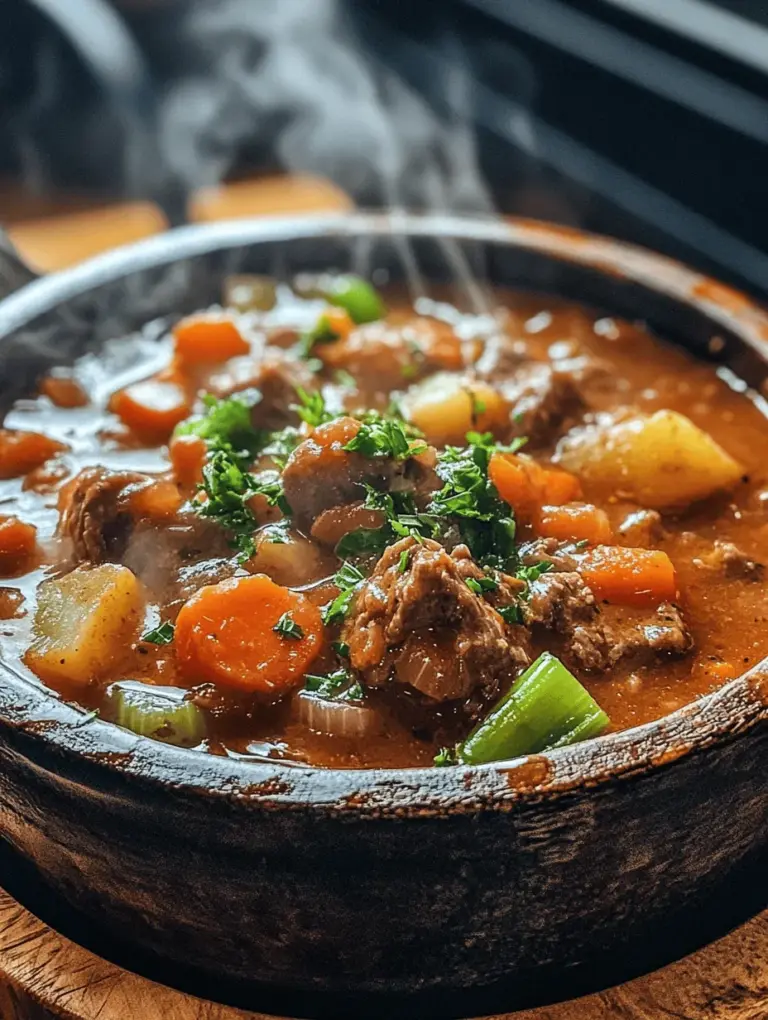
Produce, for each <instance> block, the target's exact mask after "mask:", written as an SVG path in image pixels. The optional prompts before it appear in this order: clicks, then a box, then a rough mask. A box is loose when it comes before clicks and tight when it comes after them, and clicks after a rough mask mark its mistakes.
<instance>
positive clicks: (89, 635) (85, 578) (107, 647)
mask: <svg viewBox="0 0 768 1020" xmlns="http://www.w3.org/2000/svg"><path fill="white" fill-rule="evenodd" d="M143 609H144V599H143V594H142V590H141V585H140V583H139V581H138V580H137V578H136V577H135V576H134V575H133V574H132V573H131V571H130V570H129V569H128V568H127V567H122V566H118V565H117V564H114V563H104V564H102V565H101V566H98V567H93V568H92V569H83V568H78V569H77V570H73V571H72V573H70V574H66V575H65V576H64V577H60V578H56V579H54V580H52V581H46V582H45V583H44V584H42V585H40V588H39V590H38V604H37V611H36V613H35V619H34V624H33V635H34V638H33V641H32V644H31V646H30V647H29V649H28V651H27V653H26V655H25V657H24V661H25V662H26V664H27V665H28V666H29V668H30V669H31V670H33V671H34V672H35V673H36V674H37V675H38V676H39V677H41V679H43V680H50V681H58V682H64V683H69V684H79V685H81V684H82V685H84V684H88V683H91V682H92V681H94V680H99V679H101V678H103V677H107V676H109V675H110V674H111V673H113V672H114V671H115V670H116V668H117V667H119V665H120V663H121V662H122V661H123V659H124V658H125V655H126V653H127V652H128V651H129V647H130V644H131V642H132V641H133V640H134V639H135V638H136V636H137V634H138V631H139V627H140V625H141V622H142V617H143Z"/></svg>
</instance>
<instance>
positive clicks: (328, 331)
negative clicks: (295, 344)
mask: <svg viewBox="0 0 768 1020" xmlns="http://www.w3.org/2000/svg"><path fill="white" fill-rule="evenodd" d="M340 336H341V334H340V333H337V332H336V331H335V330H334V329H333V327H332V326H331V322H330V319H329V318H328V316H327V315H321V316H320V318H319V319H318V320H317V322H316V323H315V325H314V326H313V327H312V329H309V330H307V332H306V333H303V334H302V336H301V339H300V341H299V353H300V354H301V356H302V358H308V357H309V356H310V354H311V353H312V348H313V347H314V346H315V344H330V343H333V341H334V340H338V339H339V337H340Z"/></svg>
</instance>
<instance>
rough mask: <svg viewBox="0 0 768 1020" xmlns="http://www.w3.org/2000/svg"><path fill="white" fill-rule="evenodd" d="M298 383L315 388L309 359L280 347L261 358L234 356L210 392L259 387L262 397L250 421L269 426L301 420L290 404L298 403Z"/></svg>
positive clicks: (212, 380)
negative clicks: (304, 359) (306, 360)
mask: <svg viewBox="0 0 768 1020" xmlns="http://www.w3.org/2000/svg"><path fill="white" fill-rule="evenodd" d="M299 386H301V387H303V388H304V389H306V390H312V389H315V387H316V379H315V377H314V375H313V374H312V372H311V371H310V369H309V368H308V367H307V365H306V362H303V361H301V359H299V358H296V357H292V356H291V355H290V354H289V353H288V352H285V351H282V350H280V349H278V348H275V349H272V350H269V351H267V352H266V353H265V354H264V355H263V357H261V358H260V359H259V360H255V359H254V358H252V357H244V358H234V359H233V360H232V361H230V362H229V364H228V365H227V367H226V368H225V369H224V370H223V371H221V372H219V373H217V374H215V375H213V376H212V377H211V378H210V380H209V381H208V389H209V390H210V392H211V393H213V394H214V395H215V396H217V397H221V398H223V397H231V396H232V395H233V394H235V393H241V392H242V391H243V390H247V389H256V390H258V391H259V393H260V394H261V399H260V400H259V401H257V402H256V403H255V404H254V405H253V407H252V409H251V422H252V424H253V426H254V428H257V429H270V430H274V429H281V428H283V427H284V426H286V425H290V424H296V423H297V422H298V420H299V419H298V416H297V415H296V412H295V411H292V410H291V405H292V404H295V403H296V399H297V398H296V389H297V387H299Z"/></svg>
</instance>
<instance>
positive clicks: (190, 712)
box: [103, 680, 206, 747]
mask: <svg viewBox="0 0 768 1020" xmlns="http://www.w3.org/2000/svg"><path fill="white" fill-rule="evenodd" d="M185 694H186V691H184V690H182V689H181V688H179V687H155V686H154V685H153V684H143V683H140V682H139V681H138V680H118V681H117V683H114V684H110V685H109V687H108V688H107V691H106V695H105V699H104V710H103V714H104V718H106V719H108V720H109V721H110V722H114V723H117V725H118V726H124V727H125V729H127V730H132V731H133V732H134V733H138V735H139V736H140V737H152V738H153V739H154V740H160V741H162V742H163V743H164V744H175V745H176V746H177V747H197V745H198V744H200V743H201V742H202V741H203V740H205V736H206V725H205V715H204V714H203V711H202V709H200V708H198V706H197V705H195V703H194V702H192V701H186V700H184V695H185Z"/></svg>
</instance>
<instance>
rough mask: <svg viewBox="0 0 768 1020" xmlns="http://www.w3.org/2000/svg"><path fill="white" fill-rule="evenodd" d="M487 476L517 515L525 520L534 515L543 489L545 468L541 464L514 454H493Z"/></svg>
mask: <svg viewBox="0 0 768 1020" xmlns="http://www.w3.org/2000/svg"><path fill="white" fill-rule="evenodd" d="M488 477H489V478H490V479H491V481H492V482H493V484H494V485H495V486H496V489H497V490H498V493H499V495H500V496H501V498H502V499H503V500H504V502H505V503H509V505H510V506H511V507H513V509H514V510H515V513H517V514H518V515H519V516H520V517H525V518H528V517H530V516H532V514H533V513H534V511H535V509H536V508H537V507H538V506H539V504H540V502H541V499H540V497H541V494H542V491H543V488H544V468H542V466H541V465H540V464H537V463H536V461H535V460H529V459H528V458H527V457H518V456H517V455H516V454H514V453H494V454H493V456H492V457H491V461H490V464H489V465H488Z"/></svg>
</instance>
